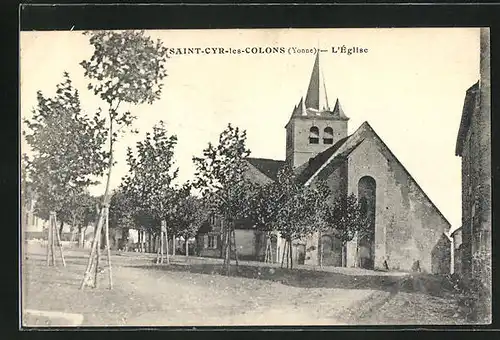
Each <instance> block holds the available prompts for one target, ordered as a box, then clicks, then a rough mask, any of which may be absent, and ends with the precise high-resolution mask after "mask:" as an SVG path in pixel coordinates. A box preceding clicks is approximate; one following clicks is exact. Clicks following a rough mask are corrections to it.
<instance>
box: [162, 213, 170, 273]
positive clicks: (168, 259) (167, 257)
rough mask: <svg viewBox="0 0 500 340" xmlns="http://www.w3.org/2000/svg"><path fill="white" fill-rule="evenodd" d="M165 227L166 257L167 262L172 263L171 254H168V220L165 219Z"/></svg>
mask: <svg viewBox="0 0 500 340" xmlns="http://www.w3.org/2000/svg"><path fill="white" fill-rule="evenodd" d="M163 225H164V226H165V227H164V232H165V246H166V248H167V252H166V259H167V264H170V255H169V254H168V230H167V221H163Z"/></svg>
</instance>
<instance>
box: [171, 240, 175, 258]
mask: <svg viewBox="0 0 500 340" xmlns="http://www.w3.org/2000/svg"><path fill="white" fill-rule="evenodd" d="M172 256H175V235H172Z"/></svg>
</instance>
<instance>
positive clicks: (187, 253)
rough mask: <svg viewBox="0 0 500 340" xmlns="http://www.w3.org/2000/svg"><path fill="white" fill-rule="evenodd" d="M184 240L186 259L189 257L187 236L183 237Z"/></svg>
mask: <svg viewBox="0 0 500 340" xmlns="http://www.w3.org/2000/svg"><path fill="white" fill-rule="evenodd" d="M184 239H185V241H186V257H188V256H189V243H188V236H187V235H186V236H184Z"/></svg>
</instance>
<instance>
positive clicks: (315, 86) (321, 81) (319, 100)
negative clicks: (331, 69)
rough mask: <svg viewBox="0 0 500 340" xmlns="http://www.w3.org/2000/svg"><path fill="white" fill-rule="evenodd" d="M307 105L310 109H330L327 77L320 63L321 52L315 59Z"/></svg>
mask: <svg viewBox="0 0 500 340" xmlns="http://www.w3.org/2000/svg"><path fill="white" fill-rule="evenodd" d="M305 106H306V108H308V109H314V110H318V111H330V107H329V105H328V96H327V94H326V86H325V78H324V76H323V72H322V70H321V68H320V63H319V52H317V53H316V60H315V61H314V66H313V69H312V72H311V80H310V81H309V87H308V88H307V94H306V100H305Z"/></svg>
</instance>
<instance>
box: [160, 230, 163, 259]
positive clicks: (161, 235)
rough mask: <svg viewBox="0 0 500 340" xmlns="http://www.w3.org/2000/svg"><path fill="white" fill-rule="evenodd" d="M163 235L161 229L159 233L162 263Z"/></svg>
mask: <svg viewBox="0 0 500 340" xmlns="http://www.w3.org/2000/svg"><path fill="white" fill-rule="evenodd" d="M163 235H164V232H163V230H162V231H161V234H160V263H163V249H164V245H163V237H164V236H163Z"/></svg>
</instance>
